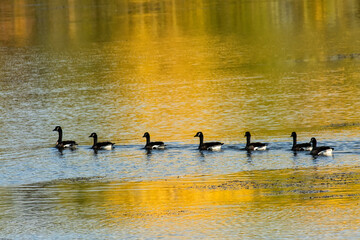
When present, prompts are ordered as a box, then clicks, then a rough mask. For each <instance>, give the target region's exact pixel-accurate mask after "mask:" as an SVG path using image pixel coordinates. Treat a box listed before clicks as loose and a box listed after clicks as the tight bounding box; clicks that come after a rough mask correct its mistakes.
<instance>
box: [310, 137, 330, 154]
mask: <svg viewBox="0 0 360 240" xmlns="http://www.w3.org/2000/svg"><path fill="white" fill-rule="evenodd" d="M310 142H311V143H312V150H311V152H310V154H311V155H314V156H320V155H323V156H332V152H333V150H334V148H332V147H328V146H321V147H317V146H316V144H317V141H316V139H315V138H314V137H313V138H311V141H310Z"/></svg>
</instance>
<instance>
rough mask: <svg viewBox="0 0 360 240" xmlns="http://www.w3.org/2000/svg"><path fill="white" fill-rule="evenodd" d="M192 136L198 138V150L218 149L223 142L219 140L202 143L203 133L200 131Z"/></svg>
mask: <svg viewBox="0 0 360 240" xmlns="http://www.w3.org/2000/svg"><path fill="white" fill-rule="evenodd" d="M194 137H199V138H200V144H199V150H210V151H219V150H221V146H222V145H223V144H224V143H221V142H206V143H204V135H203V133H202V132H198V133H196V135H195V136H194Z"/></svg>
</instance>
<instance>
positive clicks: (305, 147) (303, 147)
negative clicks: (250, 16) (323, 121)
mask: <svg viewBox="0 0 360 240" xmlns="http://www.w3.org/2000/svg"><path fill="white" fill-rule="evenodd" d="M290 137H292V138H293V146H292V148H291V150H293V151H311V150H312V147H311V143H296V138H297V135H296V132H292V133H291V136H290Z"/></svg>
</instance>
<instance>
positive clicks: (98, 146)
mask: <svg viewBox="0 0 360 240" xmlns="http://www.w3.org/2000/svg"><path fill="white" fill-rule="evenodd" d="M89 137H92V138H94V144H93V145H92V147H91V148H92V149H94V150H111V149H113V148H114V144H115V143H112V142H98V141H97V138H98V137H97V134H96V133H92V134H91V135H90V136H89Z"/></svg>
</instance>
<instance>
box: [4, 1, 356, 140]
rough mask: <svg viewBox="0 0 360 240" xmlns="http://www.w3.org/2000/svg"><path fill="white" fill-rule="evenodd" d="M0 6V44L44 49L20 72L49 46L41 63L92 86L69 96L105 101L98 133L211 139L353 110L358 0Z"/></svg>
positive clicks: (333, 120) (260, 133) (291, 126)
mask: <svg viewBox="0 0 360 240" xmlns="http://www.w3.org/2000/svg"><path fill="white" fill-rule="evenodd" d="M0 7H1V9H4V11H6V13H7V14H4V15H1V16H0V26H1V29H2V31H3V33H4V34H1V36H0V42H1V44H2V45H3V46H9V47H12V46H14V47H27V46H28V47H31V46H43V47H44V49H43V51H40V52H37V53H36V54H40V56H43V57H44V59H45V60H44V61H41V62H40V63H35V64H34V65H30V66H28V67H29V68H30V69H28V71H29V72H31V71H32V69H33V68H39V67H43V66H44V65H45V64H46V63H47V62H48V61H47V58H48V57H49V55H50V56H51V58H54V61H55V62H56V64H55V65H54V64H52V63H50V62H49V65H48V66H46V69H47V70H48V72H50V73H55V75H56V76H59V77H60V78H62V79H63V78H65V79H63V81H67V80H70V79H71V80H70V82H71V83H72V84H74V86H73V87H72V89H77V88H81V87H82V86H92V87H93V88H94V89H96V91H95V90H94V91H93V92H92V93H91V96H92V97H89V96H86V94H87V93H84V92H81V91H79V92H76V93H75V96H77V98H78V99H81V98H85V99H86V100H90V101H92V102H97V101H99V99H104V101H106V100H110V102H111V103H114V105H112V106H111V105H110V104H109V107H108V108H106V109H105V110H104V111H99V112H96V113H94V115H95V116H94V119H97V120H93V124H92V125H100V126H101V125H104V124H105V123H107V122H106V121H105V120H102V119H104V115H105V116H106V118H108V119H110V120H111V121H110V122H111V123H107V124H112V125H111V126H109V127H107V128H106V127H103V128H105V129H103V132H104V134H105V135H108V136H111V137H114V138H113V139H112V140H113V141H115V142H118V143H129V142H132V143H134V142H138V141H139V140H138V139H139V135H141V133H142V132H144V131H149V132H151V133H154V135H156V136H158V138H159V140H163V141H182V142H188V143H192V142H193V139H192V136H193V135H194V133H196V132H197V131H204V133H205V136H208V137H207V139H209V140H213V139H214V140H230V141H233V140H236V141H243V137H242V135H243V133H244V132H245V131H247V130H251V131H254V132H255V134H254V136H257V138H263V137H264V136H282V137H283V136H287V135H288V134H289V133H290V132H292V131H293V130H296V131H303V132H314V131H322V130H323V129H324V127H326V126H328V125H331V124H344V125H346V124H353V123H357V122H358V119H359V118H360V114H359V112H358V111H357V109H358V108H359V107H360V106H359V102H360V101H359V94H358V92H359V87H360V85H359V84H357V82H358V78H359V77H360V76H359V72H358V71H357V69H358V67H359V59H360V55H359V53H360V49H359V47H358V46H359V44H358V40H357V39H360V32H359V31H358V29H359V28H358V27H357V26H359V24H360V20H359V19H358V18H356V16H357V15H356V11H359V8H360V7H359V6H358V5H357V1H346V2H339V1H326V2H323V1H290V2H289V3H284V2H283V1H269V2H268V1H235V2H231V1H205V0H204V1H185V2H183V1H169V0H163V1H155V0H154V1H132V0H128V1H118V2H113V1H110V2H103V3H101V4H99V3H95V2H93V1H90V2H86V1H62V0H59V1H40V2H37V3H36V4H34V2H33V1H31V0H29V1H24V0H22V1H20V0H17V1H2V2H1V3H0ZM4 51H5V52H6V51H7V50H6V49H4ZM35 58H36V59H38V56H36V57H35ZM40 59H41V58H40ZM37 64H39V66H37ZM58 64H64V66H61V65H60V66H59V65H58ZM57 67H58V68H57ZM69 69H74V71H73V72H72V73H71V74H70V75H69V76H67V74H68V73H69V72H68V70H69ZM20 72H21V71H20ZM18 77H19V78H22V76H18ZM67 78H70V79H67ZM45 79H47V80H46V81H50V82H51V81H56V80H54V77H53V76H51V75H50V76H45ZM108 84H109V85H108ZM99 86H101V88H100V89H99ZM65 94H67V91H65ZM87 102H88V101H83V102H80V104H86V103H87ZM124 106H128V108H124ZM82 107H83V108H84V109H83V111H84V112H86V111H88V109H86V108H88V107H87V106H86V105H84V106H82ZM72 111H73V112H75V111H78V109H76V110H72ZM58 118H60V117H58ZM80 119H81V120H80ZM87 121H88V117H87V118H85V119H84V118H83V117H79V122H78V123H77V124H83V122H87ZM72 122H73V121H72ZM353 130H358V128H357V127H356V128H354V129H353ZM114 131H116V132H124V134H125V133H126V139H125V140H124V139H122V137H121V136H119V135H115V134H113V133H112V132H114ZM331 131H332V129H330V130H329V129H327V130H326V129H325V134H326V135H327V138H332V134H331ZM344 131H347V129H344ZM350 132H354V131H350Z"/></svg>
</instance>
